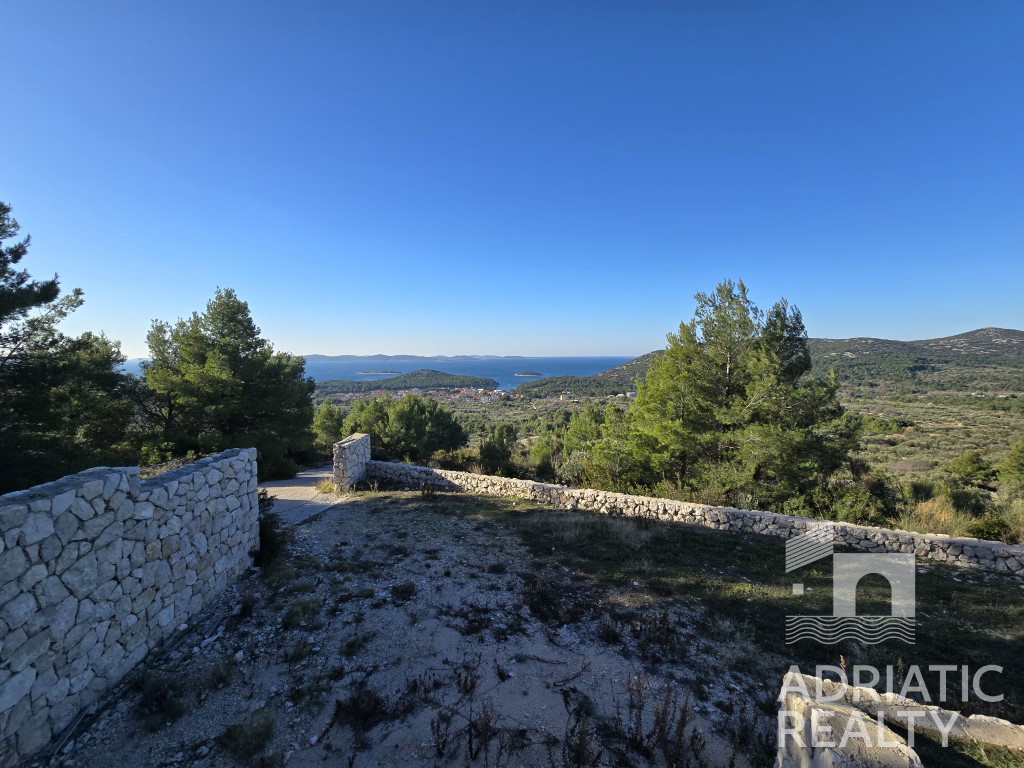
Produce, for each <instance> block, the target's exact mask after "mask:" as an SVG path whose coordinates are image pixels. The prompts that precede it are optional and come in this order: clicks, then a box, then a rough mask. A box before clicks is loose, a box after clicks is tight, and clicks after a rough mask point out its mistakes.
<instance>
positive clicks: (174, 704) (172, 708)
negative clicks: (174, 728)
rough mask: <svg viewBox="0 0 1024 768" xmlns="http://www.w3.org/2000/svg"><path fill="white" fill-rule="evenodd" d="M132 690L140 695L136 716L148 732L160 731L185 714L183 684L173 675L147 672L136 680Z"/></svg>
mask: <svg viewBox="0 0 1024 768" xmlns="http://www.w3.org/2000/svg"><path fill="white" fill-rule="evenodd" d="M132 689H133V690H134V691H135V692H136V693H138V694H139V704H138V706H137V707H136V709H135V714H136V716H138V717H139V719H140V720H142V724H143V726H144V727H145V728H146V730H148V731H158V730H160V729H161V728H163V727H164V725H166V724H167V723H169V722H172V721H174V720H177V719H178V718H179V717H181V716H182V715H183V714H184V713H185V705H184V704H183V703H182V701H181V694H182V687H181V683H180V682H179V680H178V679H177V678H176V677H175V676H174V675H172V674H169V673H166V672H156V671H153V670H145V671H143V672H142V673H141V674H140V675H139V676H138V677H137V678H135V681H134V683H133V685H132Z"/></svg>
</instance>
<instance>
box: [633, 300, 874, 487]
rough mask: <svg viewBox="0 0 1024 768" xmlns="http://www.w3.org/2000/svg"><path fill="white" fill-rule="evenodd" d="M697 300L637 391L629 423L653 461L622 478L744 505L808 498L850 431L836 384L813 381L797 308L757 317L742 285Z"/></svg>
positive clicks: (831, 468) (848, 444)
mask: <svg viewBox="0 0 1024 768" xmlns="http://www.w3.org/2000/svg"><path fill="white" fill-rule="evenodd" d="M695 298H696V300H697V308H696V312H695V314H694V317H693V319H692V320H691V321H690V322H688V323H683V324H681V325H680V327H679V331H678V333H673V334H669V336H668V347H667V349H666V351H665V354H664V355H663V356H662V357H660V358H658V359H657V360H655V361H654V363H653V365H652V366H651V369H650V371H649V373H648V375H647V378H646V380H644V381H643V382H641V384H640V386H639V389H638V392H637V399H636V402H635V403H634V406H633V408H632V409H631V410H630V412H629V427H630V433H631V442H632V448H633V450H634V451H635V452H636V453H639V454H642V455H644V456H647V457H648V458H649V465H648V466H647V467H644V466H643V464H641V463H638V462H634V463H633V464H632V465H631V468H630V471H631V472H633V473H634V476H633V477H629V476H628V475H627V477H626V478H624V480H625V481H626V482H629V481H633V482H641V483H643V484H646V485H656V484H658V483H662V484H668V485H669V486H671V487H674V488H677V489H680V490H685V491H690V492H691V493H693V494H694V495H696V496H698V497H700V498H702V499H705V500H707V501H714V502H718V503H731V504H738V505H743V506H758V505H774V506H779V505H782V504H786V503H792V502H793V500H794V499H799V500H807V499H809V498H811V496H812V494H813V493H814V492H815V490H816V489H818V488H819V487H820V486H821V485H822V484H823V483H824V482H825V481H826V480H827V479H828V478H829V477H830V476H831V475H832V474H833V473H834V472H835V471H836V470H837V469H839V468H840V466H841V465H842V463H843V461H844V459H845V457H846V456H847V455H848V453H849V451H850V450H851V448H852V447H853V445H854V444H855V437H856V432H855V429H854V426H853V424H852V422H851V421H850V420H847V419H844V418H843V409H842V406H841V405H840V403H839V400H838V394H837V386H836V384H835V381H834V380H826V381H823V380H820V379H816V378H813V377H811V376H810V375H809V373H810V365H811V364H810V353H809V351H808V347H807V334H806V331H805V329H804V324H803V320H802V318H801V316H800V312H799V310H797V309H795V308H791V307H790V306H789V305H788V303H786V302H785V300H781V301H779V302H778V303H776V304H775V305H774V306H773V307H772V308H771V309H770V310H769V311H768V313H767V314H765V313H763V312H761V311H760V310H759V309H758V308H757V307H756V306H755V305H754V303H753V302H752V301H751V300H750V298H749V296H748V294H747V288H746V286H745V285H744V284H743V282H742V281H740V282H738V283H733V282H732V281H731V280H726V281H723V282H722V283H720V284H719V285H718V286H717V288H716V290H715V292H714V293H712V294H703V293H698V294H697V295H696V297H695ZM637 472H639V473H640V474H639V475H637V474H635V473H637Z"/></svg>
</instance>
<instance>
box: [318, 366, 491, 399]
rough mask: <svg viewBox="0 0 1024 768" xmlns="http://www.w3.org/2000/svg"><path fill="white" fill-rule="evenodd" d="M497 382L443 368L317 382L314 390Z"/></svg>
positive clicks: (339, 391)
mask: <svg viewBox="0 0 1024 768" xmlns="http://www.w3.org/2000/svg"><path fill="white" fill-rule="evenodd" d="M497 386H498V382H497V381H495V380H494V379H488V378H485V377H483V376H462V375H459V374H455V373H444V372H443V371H431V370H428V369H426V368H423V369H421V370H418V371H412V372H410V373H403V374H401V375H400V376H393V377H391V378H387V379H376V380H374V381H343V380H338V381H319V382H317V385H316V393H317V395H318V396H319V397H324V396H326V395H334V394H348V393H353V392H375V391H377V390H389V391H397V390H401V389H495V388H496V387H497Z"/></svg>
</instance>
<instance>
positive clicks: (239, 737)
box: [220, 709, 274, 760]
mask: <svg viewBox="0 0 1024 768" xmlns="http://www.w3.org/2000/svg"><path fill="white" fill-rule="evenodd" d="M273 736H274V713H273V712H269V711H268V710H266V709H261V710H259V711H258V712H255V713H253V714H252V715H250V716H249V717H247V718H246V719H245V720H243V721H242V722H240V723H235V724H234V725H229V726H228V727H227V728H226V729H225V730H224V733H223V734H221V737H220V742H221V744H222V745H223V746H224V748H225V749H226V750H227V751H228V752H230V753H231V754H233V755H234V756H235V757H237V758H239V759H243V760H251V759H252V758H253V757H255V756H256V755H258V754H259V753H260V752H262V751H263V748H264V747H266V746H267V744H268V743H269V742H270V739H271V738H272V737H273Z"/></svg>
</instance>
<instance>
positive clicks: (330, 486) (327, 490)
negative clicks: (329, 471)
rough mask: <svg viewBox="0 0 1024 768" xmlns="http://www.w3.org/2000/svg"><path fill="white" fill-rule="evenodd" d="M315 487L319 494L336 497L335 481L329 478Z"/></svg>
mask: <svg viewBox="0 0 1024 768" xmlns="http://www.w3.org/2000/svg"><path fill="white" fill-rule="evenodd" d="M313 487H314V488H316V492H317V493H323V494H327V495H328V496H333V495H334V480H332V479H331V478H329V477H325V478H324V479H323V480H320V481H319V482H317V484H316V485H314V486H313Z"/></svg>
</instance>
